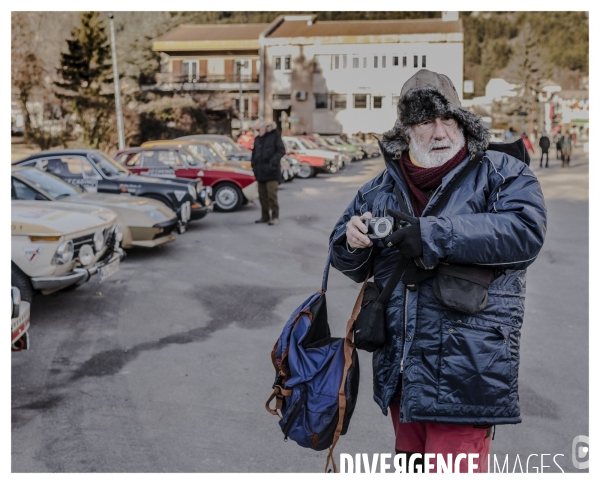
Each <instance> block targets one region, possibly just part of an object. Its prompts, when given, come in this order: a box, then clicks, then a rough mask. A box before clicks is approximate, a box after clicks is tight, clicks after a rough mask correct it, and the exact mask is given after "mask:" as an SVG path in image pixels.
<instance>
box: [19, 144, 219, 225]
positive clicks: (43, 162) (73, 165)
mask: <svg viewBox="0 0 600 484" xmlns="http://www.w3.org/2000/svg"><path fill="white" fill-rule="evenodd" d="M14 164H15V165H19V166H20V165H25V166H34V167H36V168H38V169H40V170H42V171H47V172H49V173H52V174H53V175H56V176H57V177H59V178H62V179H63V180H64V181H66V182H68V183H71V184H72V185H77V186H79V187H81V188H83V189H84V190H86V191H90V192H101V193H114V194H121V193H130V194H131V195H137V196H141V197H148V198H153V199H155V200H158V201H160V202H163V203H164V204H165V205H166V206H167V207H169V208H171V209H172V210H173V211H175V212H176V213H177V217H178V218H179V221H180V232H183V231H185V227H186V224H187V222H188V221H189V220H197V219H200V218H203V217H204V216H205V215H206V214H207V213H208V212H209V211H210V200H209V198H210V197H209V196H208V194H207V192H206V191H205V190H203V186H202V181H201V180H189V179H188V180H185V179H171V180H163V179H159V178H151V177H146V176H144V177H140V176H137V175H134V174H132V173H131V172H129V171H128V170H127V169H125V168H124V167H122V166H121V165H119V163H117V162H116V161H114V160H113V159H111V158H110V157H108V156H106V155H105V154H104V153H102V152H101V151H98V150H89V149H80V150H77V149H73V150H52V151H42V152H41V153H36V154H33V155H30V156H28V157H27V158H24V159H22V160H19V161H16V162H15V163H14ZM198 190H200V194H198Z"/></svg>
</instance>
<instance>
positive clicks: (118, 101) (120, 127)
mask: <svg viewBox="0 0 600 484" xmlns="http://www.w3.org/2000/svg"><path fill="white" fill-rule="evenodd" d="M113 17H114V15H113V13H112V12H109V13H108V18H109V19H110V46H111V50H112V64H113V77H114V81H113V82H114V87H115V107H116V110H117V134H118V136H119V149H120V150H122V149H124V148H125V132H124V130H123V108H122V107H121V88H120V87H119V68H118V67H117V44H116V42H115V24H114V21H113Z"/></svg>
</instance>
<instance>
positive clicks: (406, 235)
mask: <svg viewBox="0 0 600 484" xmlns="http://www.w3.org/2000/svg"><path fill="white" fill-rule="evenodd" d="M387 212H388V213H389V214H390V215H391V216H392V217H394V220H395V221H396V222H397V223H400V224H403V225H404V224H405V223H406V222H408V223H409V225H406V226H404V227H401V228H399V229H398V230H396V231H395V232H393V233H392V234H391V235H388V236H387V237H386V238H385V239H383V243H384V245H385V246H386V247H396V248H397V249H398V251H399V252H400V253H401V254H402V255H403V256H404V257H406V258H407V259H416V258H417V257H421V256H422V255H423V242H422V240H421V221H420V219H418V218H415V217H411V216H410V215H406V214H405V213H402V212H397V211H396V210H388V211H387Z"/></svg>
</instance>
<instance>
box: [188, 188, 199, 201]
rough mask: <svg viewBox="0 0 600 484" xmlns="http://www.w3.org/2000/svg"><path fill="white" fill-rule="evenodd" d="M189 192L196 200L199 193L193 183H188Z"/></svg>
mask: <svg viewBox="0 0 600 484" xmlns="http://www.w3.org/2000/svg"><path fill="white" fill-rule="evenodd" d="M188 192H190V195H191V196H192V198H193V199H194V200H196V197H197V196H198V194H197V193H196V189H195V188H194V187H193V186H192V185H188Z"/></svg>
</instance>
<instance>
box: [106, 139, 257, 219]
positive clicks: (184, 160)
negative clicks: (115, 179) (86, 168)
mask: <svg viewBox="0 0 600 484" xmlns="http://www.w3.org/2000/svg"><path fill="white" fill-rule="evenodd" d="M117 159H118V160H119V161H120V162H121V163H123V164H124V165H125V166H126V167H127V169H128V170H130V171H132V172H134V173H140V174H142V173H146V172H147V173H149V174H151V175H153V176H160V177H173V176H177V177H180V178H195V177H200V178H201V179H202V182H203V183H204V186H206V187H207V188H211V189H212V197H213V200H214V203H215V209H216V210H219V211H221V212H233V211H234V210H237V209H239V208H240V206H241V205H242V204H243V203H247V202H248V201H252V200H255V199H257V198H258V185H257V183H256V178H254V174H253V173H252V172H251V171H248V170H242V169H238V168H232V167H228V166H222V165H213V164H211V163H208V162H207V161H206V160H204V159H203V158H202V157H201V156H198V155H195V154H194V153H192V152H191V151H190V150H188V149H187V148H186V147H183V146H177V145H176V144H173V143H169V144H166V145H159V144H155V145H154V146H151V147H148V148H143V147H142V148H128V149H126V150H122V151H120V152H119V155H118V156H117ZM155 170H159V173H156V171H155Z"/></svg>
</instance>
